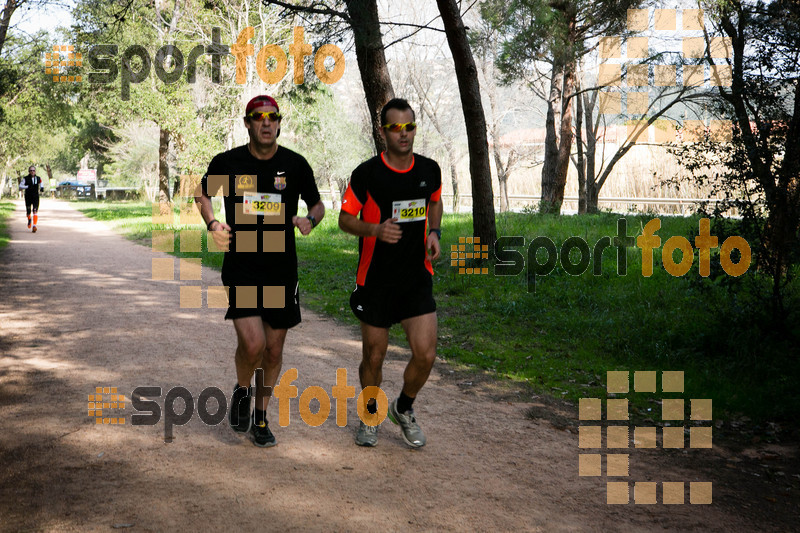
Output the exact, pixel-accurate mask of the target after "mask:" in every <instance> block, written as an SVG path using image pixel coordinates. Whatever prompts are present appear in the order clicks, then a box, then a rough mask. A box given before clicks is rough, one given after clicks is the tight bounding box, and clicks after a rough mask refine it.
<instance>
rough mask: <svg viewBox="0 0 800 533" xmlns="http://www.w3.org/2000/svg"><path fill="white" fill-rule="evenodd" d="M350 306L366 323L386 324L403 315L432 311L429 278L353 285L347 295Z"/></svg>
mask: <svg viewBox="0 0 800 533" xmlns="http://www.w3.org/2000/svg"><path fill="white" fill-rule="evenodd" d="M350 309H352V310H353V313H354V314H355V315H356V317H357V318H358V319H359V320H360V321H362V322H364V323H366V324H369V325H370V326H375V327H378V328H388V327H391V325H392V324H397V323H399V322H401V321H403V320H405V319H406V318H412V317H415V316H421V315H427V314H428V313H433V312H434V311H436V301H435V300H434V299H433V281H432V279H431V277H430V276H425V277H423V278H422V281H421V282H419V283H415V284H413V285H410V286H408V287H388V288H387V287H379V288H373V287H369V286H361V285H358V286H356V290H354V291H353V293H352V294H351V295H350Z"/></svg>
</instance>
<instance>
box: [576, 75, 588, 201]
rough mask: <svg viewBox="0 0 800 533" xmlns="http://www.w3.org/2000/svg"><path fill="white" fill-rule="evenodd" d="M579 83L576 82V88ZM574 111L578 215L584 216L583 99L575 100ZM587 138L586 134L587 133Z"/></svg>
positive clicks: (579, 97) (580, 97) (585, 199)
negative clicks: (576, 147)
mask: <svg viewBox="0 0 800 533" xmlns="http://www.w3.org/2000/svg"><path fill="white" fill-rule="evenodd" d="M578 83H579V82H576V88H579V86H578ZM577 100H578V101H577V103H576V105H577V107H578V108H577V109H576V110H575V139H576V140H575V142H576V143H577V145H578V164H577V165H575V166H576V167H577V168H578V214H580V215H584V214H586V205H587V198H586V155H585V154H584V153H583V97H582V96H578V98H577ZM587 137H588V132H587Z"/></svg>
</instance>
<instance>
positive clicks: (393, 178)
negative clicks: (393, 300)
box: [342, 154, 442, 287]
mask: <svg viewBox="0 0 800 533" xmlns="http://www.w3.org/2000/svg"><path fill="white" fill-rule="evenodd" d="M441 196H442V171H441V169H440V168H439V165H438V164H437V163H436V161H434V160H432V159H428V158H427V157H424V156H421V155H419V154H414V159H413V161H412V163H411V167H410V168H408V169H407V170H397V169H394V168H392V167H390V166H389V165H388V164H387V163H386V160H385V159H384V157H383V154H381V155H379V156H375V157H373V158H372V159H369V160H368V161H365V162H364V163H362V164H361V165H359V166H358V167H357V168H356V169H355V170H354V171H353V174H352V175H351V176H350V184H349V185H348V186H347V191H345V194H344V198H343V199H342V211H345V212H346V213H349V214H351V215H353V216H358V214H359V213H361V220H363V221H364V222H370V223H372V224H380V223H382V222H384V221H385V220H386V219H389V218H396V219H397V222H396V224H397V225H399V226H400V228H401V229H402V231H403V236H402V237H401V238H400V241H399V242H397V243H395V244H389V243H386V242H382V241H379V240H378V239H377V238H376V237H360V238H359V239H358V271H357V273H356V284H357V285H360V286H372V287H376V286H383V287H387V286H390V287H402V286H408V285H413V284H415V283H417V280H419V279H421V278H424V277H426V276H428V277H429V276H432V275H433V267H432V266H431V262H430V259H429V257H428V251H427V249H426V247H425V242H426V239H427V231H428V205H429V204H430V202H438V201H440V199H441Z"/></svg>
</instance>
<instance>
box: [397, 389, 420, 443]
mask: <svg viewBox="0 0 800 533" xmlns="http://www.w3.org/2000/svg"><path fill="white" fill-rule="evenodd" d="M388 415H389V420H391V421H392V422H394V423H395V424H399V425H400V427H401V428H402V430H403V440H404V441H406V444H408V445H409V446H412V447H414V448H419V447H421V446H425V434H424V433H423V432H422V429H421V428H420V427H419V424H417V419H416V418H414V411H413V409H412V410H411V411H408V412H406V413H398V412H397V399H396V398H395V400H394V401H393V402H392V403H390V404H389V413H388Z"/></svg>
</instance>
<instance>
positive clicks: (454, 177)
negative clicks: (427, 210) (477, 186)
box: [447, 152, 461, 213]
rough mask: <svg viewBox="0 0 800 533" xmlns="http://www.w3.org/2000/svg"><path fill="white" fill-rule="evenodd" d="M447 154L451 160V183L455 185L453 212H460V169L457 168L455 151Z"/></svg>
mask: <svg viewBox="0 0 800 533" xmlns="http://www.w3.org/2000/svg"><path fill="white" fill-rule="evenodd" d="M447 155H448V159H449V161H450V183H451V184H452V186H453V213H458V209H459V208H458V204H459V202H460V200H461V194H460V193H459V192H458V170H456V158H455V155H454V154H453V152H449V153H448V154H447Z"/></svg>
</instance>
